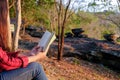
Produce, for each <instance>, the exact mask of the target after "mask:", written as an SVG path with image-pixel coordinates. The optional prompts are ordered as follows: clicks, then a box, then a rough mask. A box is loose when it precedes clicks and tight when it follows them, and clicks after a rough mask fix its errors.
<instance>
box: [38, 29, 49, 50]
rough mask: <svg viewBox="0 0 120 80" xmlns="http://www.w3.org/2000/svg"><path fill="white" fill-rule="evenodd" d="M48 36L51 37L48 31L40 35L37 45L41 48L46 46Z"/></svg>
mask: <svg viewBox="0 0 120 80" xmlns="http://www.w3.org/2000/svg"><path fill="white" fill-rule="evenodd" d="M50 37H51V33H50V32H49V31H46V32H45V33H44V35H43V36H42V38H41V40H40V41H39V44H38V45H39V46H40V47H43V48H44V47H46V45H47V44H48V41H49V40H50Z"/></svg>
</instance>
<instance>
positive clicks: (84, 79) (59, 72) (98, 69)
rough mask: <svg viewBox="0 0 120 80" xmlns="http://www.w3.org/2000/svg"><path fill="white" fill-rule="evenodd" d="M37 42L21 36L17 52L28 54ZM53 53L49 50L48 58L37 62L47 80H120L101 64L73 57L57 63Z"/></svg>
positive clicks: (64, 58)
mask: <svg viewBox="0 0 120 80" xmlns="http://www.w3.org/2000/svg"><path fill="white" fill-rule="evenodd" d="M38 41H39V38H34V37H31V36H27V37H26V36H22V37H21V39H20V43H19V50H21V51H23V52H28V51H29V50H30V49H31V48H32V47H34V46H35V45H37V42H38ZM31 43H32V44H31ZM54 44H55V43H54ZM53 51H54V50H53V48H50V50H49V52H48V54H49V55H48V57H46V59H45V60H42V61H38V62H39V63H40V64H42V65H43V68H44V70H45V72H46V74H47V77H48V78H49V80H120V73H118V72H116V71H113V70H110V69H109V68H107V67H105V66H103V65H102V64H96V63H92V62H88V61H86V60H83V59H82V58H79V59H78V58H75V57H63V60H62V61H57V59H56V56H55V55H56V53H57V52H54V53H55V54H54V53H53Z"/></svg>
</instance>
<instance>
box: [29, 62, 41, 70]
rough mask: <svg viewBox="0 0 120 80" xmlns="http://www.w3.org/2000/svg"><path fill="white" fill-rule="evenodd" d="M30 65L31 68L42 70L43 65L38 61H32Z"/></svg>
mask: <svg viewBox="0 0 120 80" xmlns="http://www.w3.org/2000/svg"><path fill="white" fill-rule="evenodd" d="M29 65H30V67H31V68H33V69H36V70H41V69H42V66H41V65H40V64H39V63H37V62H32V63H30V64H29Z"/></svg>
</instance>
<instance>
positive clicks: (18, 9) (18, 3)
mask: <svg viewBox="0 0 120 80" xmlns="http://www.w3.org/2000/svg"><path fill="white" fill-rule="evenodd" d="M20 26H21V0H17V1H16V24H15V27H16V28H15V32H14V36H13V42H14V43H13V51H16V50H17V49H18V39H19V31H20Z"/></svg>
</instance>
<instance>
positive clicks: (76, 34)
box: [72, 28, 84, 37]
mask: <svg viewBox="0 0 120 80" xmlns="http://www.w3.org/2000/svg"><path fill="white" fill-rule="evenodd" d="M83 32H84V30H82V28H75V29H72V33H73V34H74V36H75V37H78V35H79V34H81V33H83Z"/></svg>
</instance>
